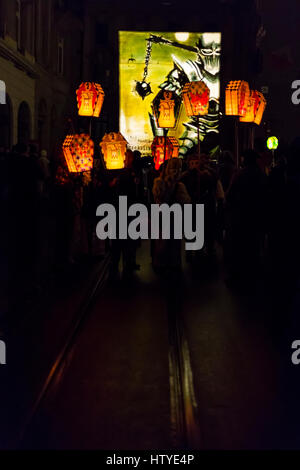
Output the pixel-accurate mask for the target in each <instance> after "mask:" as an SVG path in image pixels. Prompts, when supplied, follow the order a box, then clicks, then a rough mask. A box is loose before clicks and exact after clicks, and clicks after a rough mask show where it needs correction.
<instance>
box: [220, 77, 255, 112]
mask: <svg viewBox="0 0 300 470" xmlns="http://www.w3.org/2000/svg"><path fill="white" fill-rule="evenodd" d="M249 98H250V89H249V85H248V83H247V82H245V81H244V80H234V81H230V82H229V83H228V85H227V87H226V90H225V114H226V115H227V116H245V114H246V111H247V106H248V102H249Z"/></svg>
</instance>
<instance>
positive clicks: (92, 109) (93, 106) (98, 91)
mask: <svg viewBox="0 0 300 470" xmlns="http://www.w3.org/2000/svg"><path fill="white" fill-rule="evenodd" d="M76 95H77V103H78V114H79V116H94V117H99V115H100V112H101V108H102V104H103V101H104V91H103V90H102V87H101V85H99V83H93V82H83V83H81V85H80V87H79V88H78V90H77V91H76Z"/></svg>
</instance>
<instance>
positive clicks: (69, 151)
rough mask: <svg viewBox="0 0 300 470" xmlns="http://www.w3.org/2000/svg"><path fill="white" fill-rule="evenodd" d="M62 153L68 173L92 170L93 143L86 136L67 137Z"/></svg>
mask: <svg viewBox="0 0 300 470" xmlns="http://www.w3.org/2000/svg"><path fill="white" fill-rule="evenodd" d="M63 152H64V156H65V159H66V162H67V165H68V170H69V172H70V173H80V172H83V171H89V170H91V169H92V168H93V162H94V159H93V157H94V142H93V141H92V140H91V139H90V136H89V135H88V134H74V135H67V137H66V138H65V140H64V143H63Z"/></svg>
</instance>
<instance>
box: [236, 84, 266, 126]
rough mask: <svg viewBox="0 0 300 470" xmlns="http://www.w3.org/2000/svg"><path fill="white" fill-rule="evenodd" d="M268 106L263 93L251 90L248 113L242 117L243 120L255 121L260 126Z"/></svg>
mask: <svg viewBox="0 0 300 470" xmlns="http://www.w3.org/2000/svg"><path fill="white" fill-rule="evenodd" d="M265 107H266V100H265V97H264V95H263V94H262V93H260V92H259V91H257V90H251V93H250V98H249V100H248V105H247V109H246V114H245V116H243V117H240V121H241V122H254V123H255V124H257V125H258V126H259V125H260V123H261V120H262V116H263V113H264V110H265Z"/></svg>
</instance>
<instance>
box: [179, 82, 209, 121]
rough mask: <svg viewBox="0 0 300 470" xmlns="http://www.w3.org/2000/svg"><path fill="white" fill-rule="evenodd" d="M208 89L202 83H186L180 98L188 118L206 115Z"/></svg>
mask: <svg viewBox="0 0 300 470" xmlns="http://www.w3.org/2000/svg"><path fill="white" fill-rule="evenodd" d="M209 93H210V91H209V88H208V86H207V85H205V83H204V82H202V81H197V82H189V83H186V84H185V85H184V87H183V90H182V98H183V102H184V106H185V110H186V114H187V115H188V116H204V115H205V114H207V113H208V105H209Z"/></svg>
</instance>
